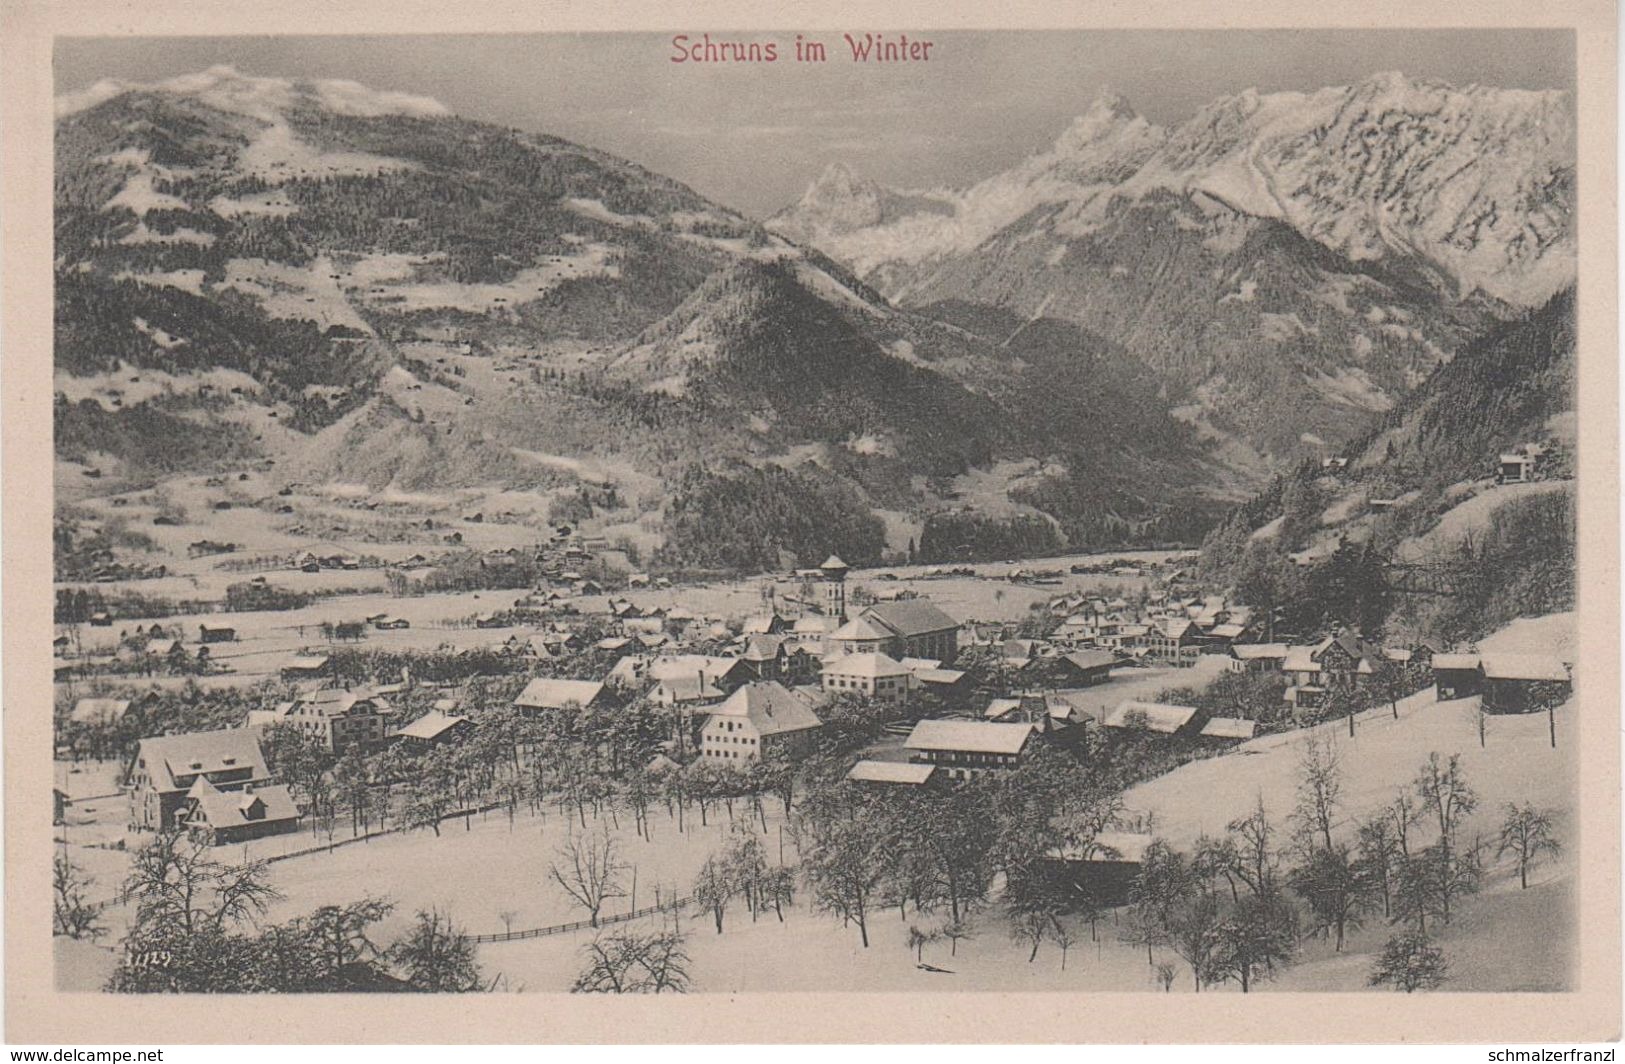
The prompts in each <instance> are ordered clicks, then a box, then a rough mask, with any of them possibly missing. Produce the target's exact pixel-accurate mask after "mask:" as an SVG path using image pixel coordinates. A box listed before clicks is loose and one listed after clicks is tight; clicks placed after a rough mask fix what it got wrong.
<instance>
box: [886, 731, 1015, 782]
mask: <svg viewBox="0 0 1625 1064" xmlns="http://www.w3.org/2000/svg"><path fill="white" fill-rule="evenodd" d="M1037 733H1038V729H1037V728H1036V727H1034V726H1033V725H1031V724H997V723H993V722H990V721H979V720H922V721H920V722H919V723H918V724H916V725H914V730H913V731H911V732H909V735H908V739H907V740H905V741H904V743H903V748H904V749H906V750H907V751H908V752H909V759H910V760H911V761H914V762H916V763H920V764H927V765H933V766H935V767H936V768H938V769H940V770H941V771H942V772H943V774H944V775H946V776H947V777H948V778H949V779H968V778H970V777H972V776H977V775H982V774H984V773H988V772H999V771H1003V770H1005V769H1011V768H1014V767H1016V766H1017V765H1018V764H1020V763H1021V760H1022V758H1023V757H1025V756H1026V754H1027V752H1028V750H1029V749H1031V746H1032V742H1033V736H1035V735H1036V734H1037Z"/></svg>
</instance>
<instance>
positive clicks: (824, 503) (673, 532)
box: [657, 466, 886, 572]
mask: <svg viewBox="0 0 1625 1064" xmlns="http://www.w3.org/2000/svg"><path fill="white" fill-rule="evenodd" d="M665 528H666V541H665V544H664V545H663V546H662V547H661V548H660V551H659V553H658V555H657V558H658V560H659V563H660V564H661V565H665V566H672V567H694V568H704V569H731V570H736V571H746V572H761V571H767V570H776V569H779V568H781V567H783V565H784V556H786V555H788V556H789V557H791V558H794V559H795V564H798V565H804V566H811V565H817V564H819V563H820V562H822V561H823V560H824V559H825V558H826V557H828V556H829V555H831V554H838V555H840V556H841V558H842V559H843V560H845V561H846V562H847V564H849V565H857V566H862V565H873V564H875V563H877V562H878V561H879V560H880V555H881V552H882V551H883V550H884V549H885V545H886V529H885V525H884V524H883V523H882V522H881V520H880V518H878V517H876V516H874V514H873V513H871V512H870V511H869V507H868V506H867V505H866V504H865V503H864V501H863V500H862V499H861V498H860V497H859V496H858V493H857V492H856V491H855V490H854V489H853V488H851V487H850V486H848V485H847V484H845V483H843V482H841V481H838V480H834V479H832V478H826V477H823V476H821V475H819V474H817V473H802V472H792V471H790V470H787V469H783V468H781V467H779V466H766V467H764V468H761V469H752V468H748V467H736V468H733V469H730V470H728V471H727V472H725V473H713V472H710V471H707V470H691V471H690V472H688V473H687V474H685V475H684V477H683V478H682V480H681V481H680V482H679V484H678V485H677V487H676V490H675V491H674V492H673V494H672V498H671V500H670V502H668V503H667V507H666V522H665Z"/></svg>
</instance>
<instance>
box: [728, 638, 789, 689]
mask: <svg viewBox="0 0 1625 1064" xmlns="http://www.w3.org/2000/svg"><path fill="white" fill-rule="evenodd" d="M740 657H741V658H743V659H744V661H745V662H746V663H747V664H748V665H749V666H750V669H751V674H752V676H754V677H755V678H756V679H758V680H781V679H784V677H785V674H786V673H787V672H788V671H789V665H790V651H789V650H788V649H786V646H785V640H784V639H783V638H782V637H780V636H776V635H753V636H747V637H746V639H745V652H744V653H743V654H741V655H740Z"/></svg>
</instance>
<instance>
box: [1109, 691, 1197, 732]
mask: <svg viewBox="0 0 1625 1064" xmlns="http://www.w3.org/2000/svg"><path fill="white" fill-rule="evenodd" d="M1133 714H1144V717H1145V726H1146V728H1147V729H1148V730H1150V731H1154V732H1162V733H1163V734H1165V735H1172V734H1173V733H1174V732H1176V731H1178V730H1179V729H1181V728H1183V727H1184V726H1185V725H1187V724H1189V723H1190V721H1191V718H1192V717H1194V716H1196V709H1195V708H1194V707H1192V706H1171V705H1168V704H1167V703H1165V702H1141V701H1138V700H1135V699H1130V700H1129V701H1127V702H1124V703H1122V704H1121V705H1119V706H1118V707H1117V708H1116V709H1114V710H1112V712H1111V715H1110V716H1108V717H1107V718H1106V720H1105V721H1104V723H1105V726H1106V727H1108V728H1126V727H1128V726H1129V720H1130V716H1131V715H1133Z"/></svg>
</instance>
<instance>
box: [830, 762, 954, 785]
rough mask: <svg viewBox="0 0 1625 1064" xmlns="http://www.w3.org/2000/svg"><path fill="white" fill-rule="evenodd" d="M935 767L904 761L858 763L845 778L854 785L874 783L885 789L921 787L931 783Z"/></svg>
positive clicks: (848, 771) (849, 770) (935, 771)
mask: <svg viewBox="0 0 1625 1064" xmlns="http://www.w3.org/2000/svg"><path fill="white" fill-rule="evenodd" d="M936 773H937V769H936V766H935V765H927V764H919V763H913V762H905V761H859V762H858V763H857V764H855V765H853V766H852V767H851V768H850V769H848V770H847V773H846V778H847V779H849V780H851V781H852V782H854V783H874V784H880V785H882V786H886V787H895V786H904V787H922V786H924V785H925V784H927V783H930V782H931V777H933V776H935V775H936Z"/></svg>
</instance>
